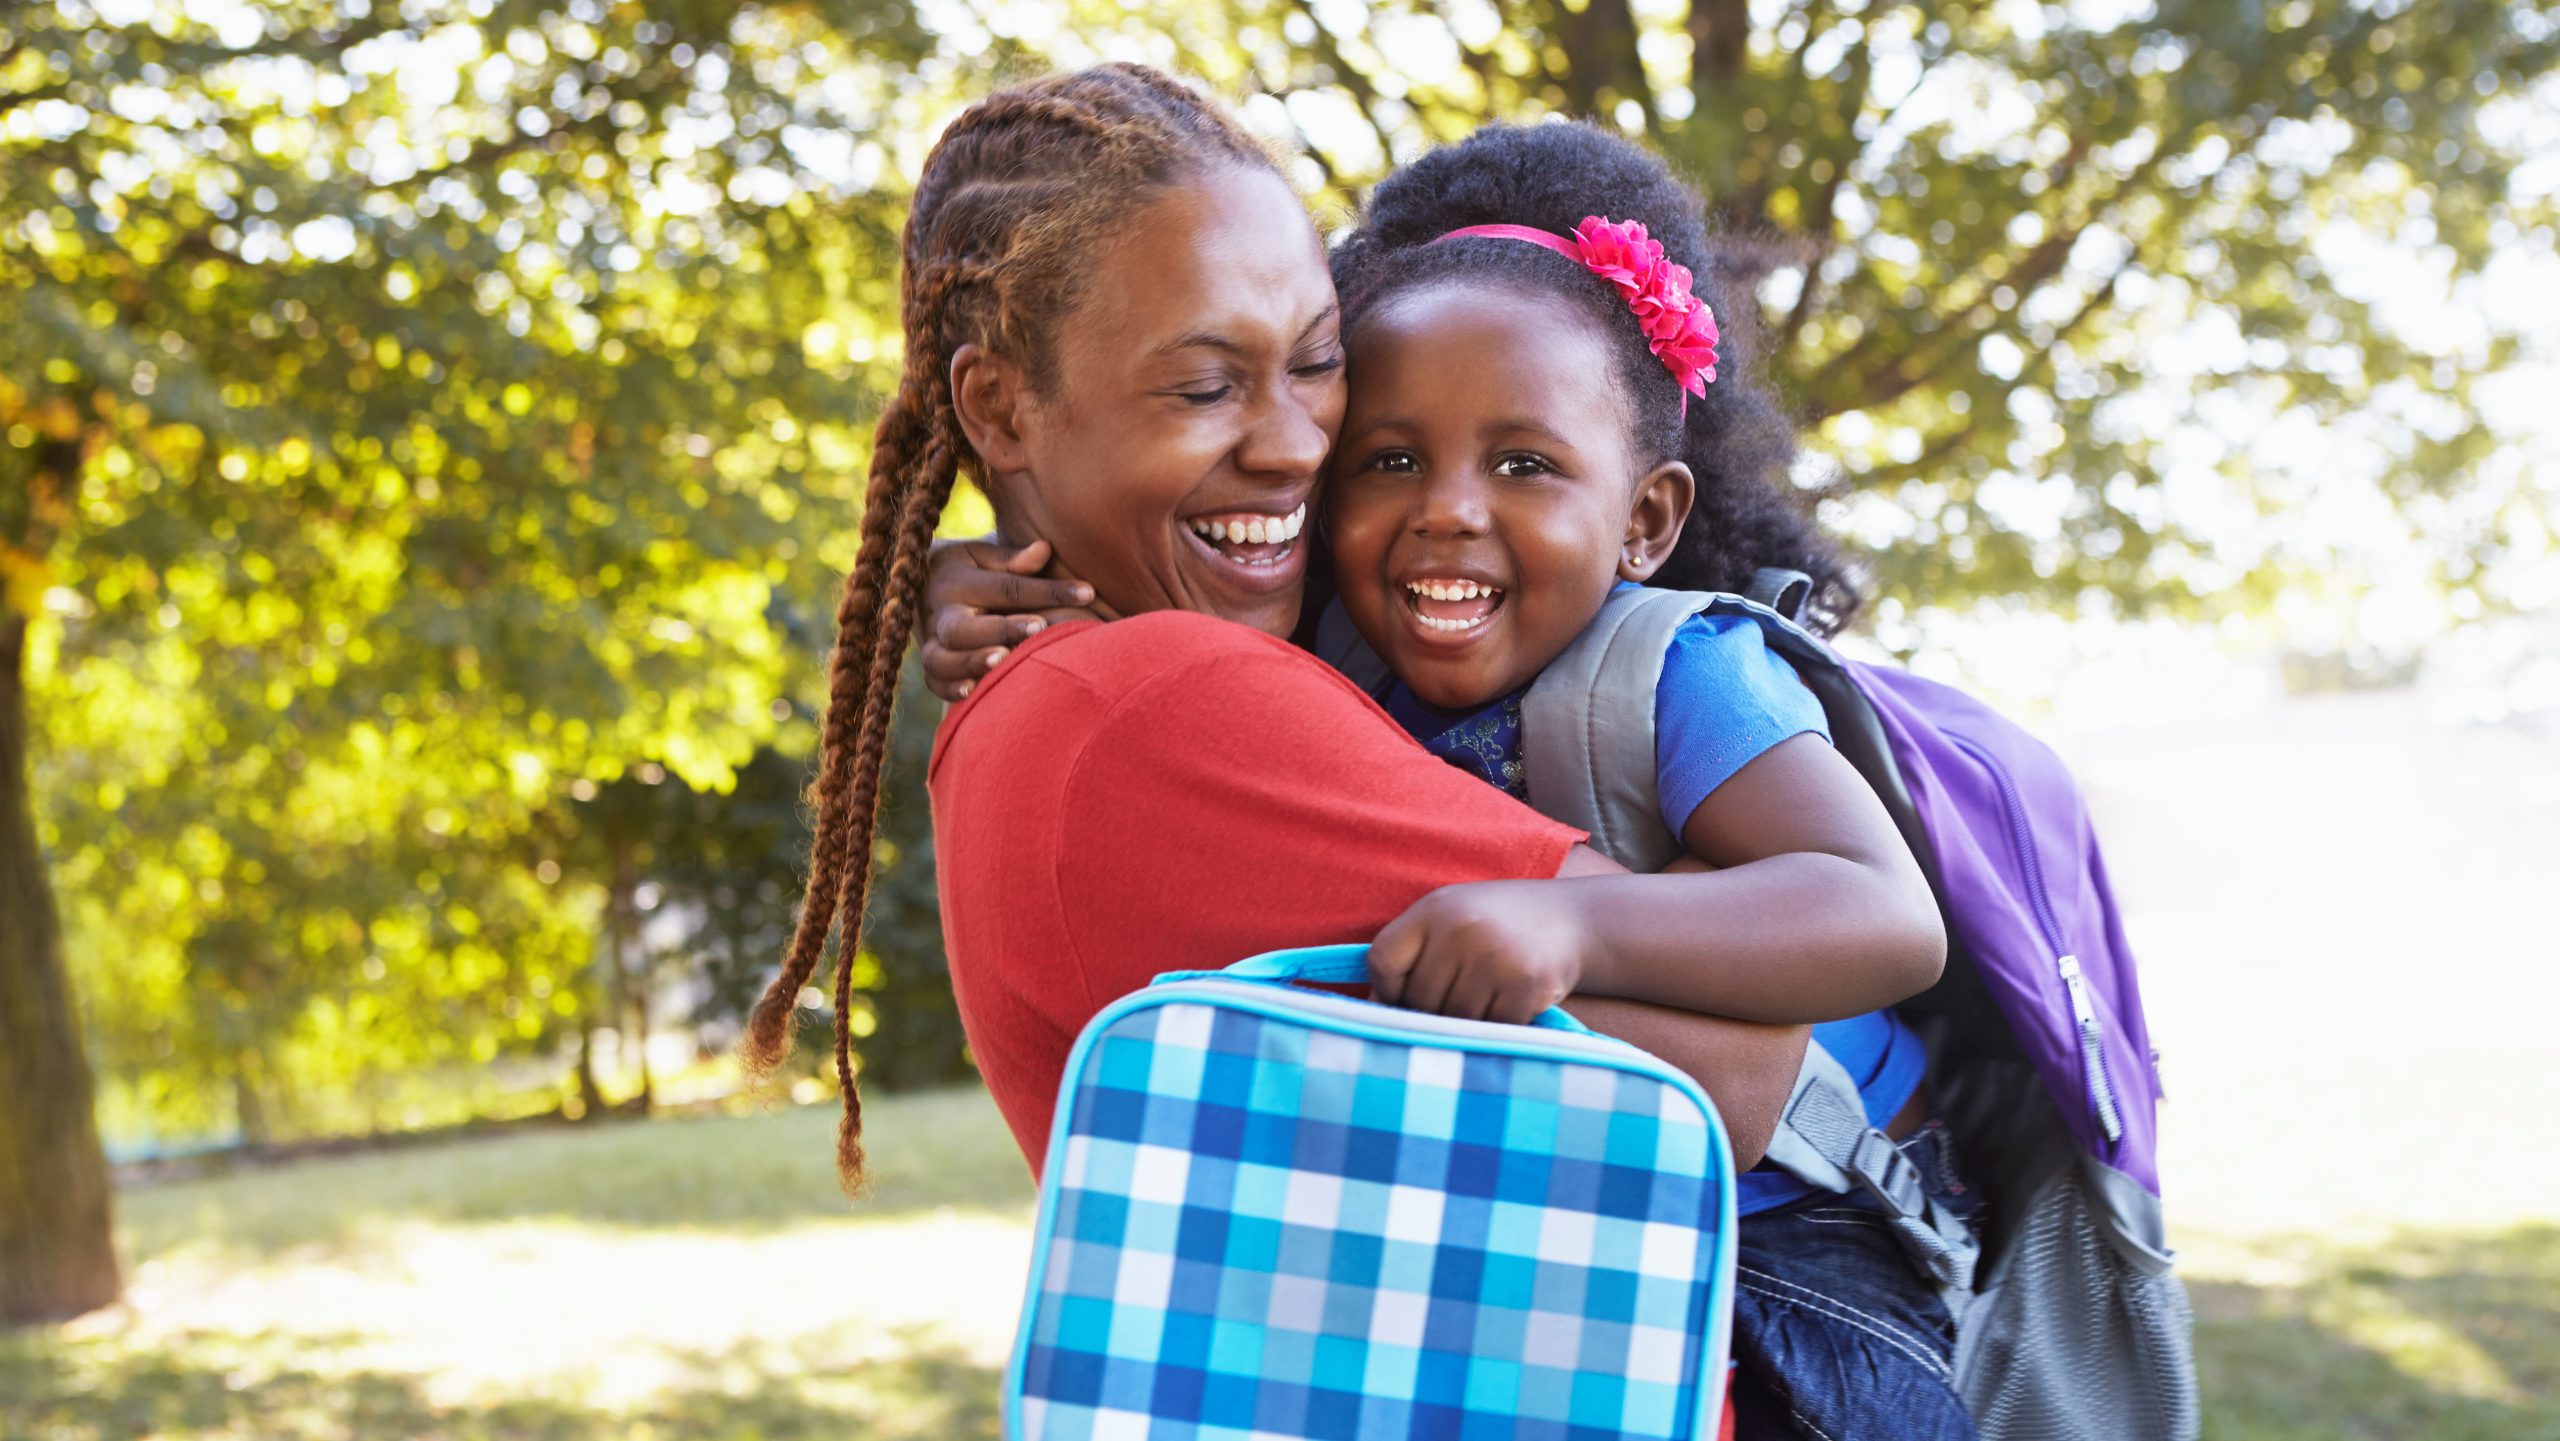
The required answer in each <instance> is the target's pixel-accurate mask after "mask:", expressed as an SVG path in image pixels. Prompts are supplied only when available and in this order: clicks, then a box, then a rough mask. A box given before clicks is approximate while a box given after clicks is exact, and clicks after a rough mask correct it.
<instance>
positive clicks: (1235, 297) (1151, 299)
mask: <svg viewBox="0 0 2560 1441" xmlns="http://www.w3.org/2000/svg"><path fill="white" fill-rule="evenodd" d="M1080 289H1081V291H1082V294H1081V295H1080V296H1079V298H1078V305H1077V307H1076V309H1077V316H1076V319H1075V322H1074V323H1073V324H1072V325H1071V326H1070V330H1071V331H1072V332H1073V333H1072V334H1071V335H1070V336H1069V337H1068V343H1067V347H1066V348H1069V349H1072V350H1075V351H1079V352H1082V353H1084V354H1086V355H1088V356H1092V357H1094V358H1096V359H1101V358H1103V357H1112V358H1116V359H1119V360H1122V361H1123V362H1124V363H1144V362H1146V361H1148V360H1152V359H1156V358H1160V357H1163V356H1167V355H1175V354H1180V353H1183V352H1187V351H1199V352H1203V353H1206V354H1217V353H1221V352H1257V353H1258V352H1262V351H1266V350H1270V349H1273V348H1280V349H1287V348H1291V347H1294V346H1296V345H1297V344H1298V343H1300V342H1301V341H1302V340H1304V339H1305V338H1306V337H1307V335H1308V334H1309V333H1310V332H1312V331H1314V330H1316V329H1319V328H1321V327H1322V325H1323V324H1324V323H1325V322H1326V321H1328V320H1329V319H1330V318H1331V314H1332V311H1333V308H1334V297H1333V280H1332V277H1331V275H1330V274H1329V273H1328V272H1327V270H1326V268H1325V259H1324V247H1323V244H1322V242H1321V241H1319V240H1318V239H1317V237H1316V232H1315V225H1314V223H1313V222H1312V221H1310V220H1309V219H1308V218H1307V212H1306V208H1305V206H1304V205H1303V204H1301V203H1300V202H1299V200H1298V197H1297V196H1296V195H1295V194H1294V193H1293V192H1291V191H1290V189H1289V187H1288V186H1287V184H1286V183H1284V182H1283V181H1282V180H1281V179H1280V177H1279V176H1277V175H1275V174H1272V173H1271V172H1269V171H1267V170H1261V169H1258V168H1255V169H1249V168H1246V167H1242V166H1231V167H1221V168H1220V169H1219V170H1217V171H1214V172H1211V173H1210V174H1207V175H1204V176H1201V177H1198V178H1197V179H1195V180H1193V181H1191V182H1190V183H1187V184H1185V185H1183V186H1180V187H1179V188H1176V189H1172V190H1168V191H1166V192H1165V193H1163V194H1161V195H1158V196H1157V197H1155V198H1154V199H1152V200H1150V201H1149V202H1148V203H1147V204H1146V205H1144V206H1143V207H1141V208H1140V209H1138V210H1137V211H1135V212H1134V213H1132V214H1131V215H1130V216H1129V218H1128V219H1127V221H1126V222H1124V224H1123V225H1122V226H1121V229H1120V233H1119V234H1117V235H1115V236H1113V237H1112V238H1111V239H1110V240H1109V241H1107V242H1106V243H1104V244H1103V245H1101V246H1098V247H1096V250H1095V252H1094V254H1093V255H1092V256H1091V257H1090V258H1089V260H1088V263H1087V269H1086V272H1085V274H1084V275H1083V277H1082V285H1081V286H1080Z"/></svg>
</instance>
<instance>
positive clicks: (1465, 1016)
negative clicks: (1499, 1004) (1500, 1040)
mask: <svg viewBox="0 0 2560 1441" xmlns="http://www.w3.org/2000/svg"><path fill="white" fill-rule="evenodd" d="M1487 969H1488V968H1487V967H1483V966H1465V967H1460V968H1459V969H1458V974H1457V978H1456V979H1454V980H1452V981H1451V982H1450V983H1449V995H1448V998H1447V999H1446V1000H1444V1001H1442V1002H1441V1003H1440V1014H1442V1015H1444V1016H1456V1017H1458V1018H1459V1019H1461V1020H1468V1021H1481V1020H1483V1019H1485V1018H1486V1017H1488V1016H1490V1015H1492V1014H1493V1007H1494V1002H1495V1000H1496V998H1497V997H1496V993H1497V991H1498V989H1499V983H1498V982H1495V981H1491V980H1488V979H1487V978H1486V976H1485V971H1486V970H1487Z"/></svg>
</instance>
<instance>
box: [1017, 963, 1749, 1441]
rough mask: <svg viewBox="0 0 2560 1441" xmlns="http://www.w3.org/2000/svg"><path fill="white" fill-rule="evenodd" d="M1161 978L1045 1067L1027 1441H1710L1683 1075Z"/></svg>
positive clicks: (1726, 1216) (1312, 997)
mask: <svg viewBox="0 0 2560 1441" xmlns="http://www.w3.org/2000/svg"><path fill="white" fill-rule="evenodd" d="M1366 955H1367V950H1366V948H1365V947H1361V946H1326V947H1317V948H1312V949H1307V950H1298V951H1280V952H1274V953H1272V954H1270V955H1266V956H1257V957H1255V958H1253V959H1251V960H1247V961H1240V962H1238V963H1237V964H1235V965H1233V966H1230V967H1228V968H1227V969H1226V970H1224V971H1184V972H1177V973H1175V974H1172V975H1168V976H1163V977H1159V978H1158V979H1157V981H1156V983H1155V984H1154V985H1153V986H1151V987H1149V988H1147V989H1146V990H1143V991H1139V992H1137V993H1135V994H1133V995H1129V996H1125V997H1123V998H1121V999H1120V1000H1118V1001H1116V1002H1114V1003H1112V1004H1111V1005H1110V1006H1108V1007H1106V1008H1104V1010H1103V1011H1102V1013H1101V1014H1100V1015H1098V1016H1096V1017H1094V1018H1093V1021H1092V1023H1091V1024H1089V1025H1087V1026H1086V1027H1085V1029H1084V1034H1083V1035H1082V1036H1081V1037H1080V1038H1078V1040H1077V1042H1076V1046H1075V1050H1074V1052H1073V1054H1072V1055H1071V1056H1070V1058H1069V1059H1068V1062H1067V1070H1066V1077H1065V1080H1064V1083H1063V1085H1062V1087H1061V1090H1060V1098H1059V1103H1058V1112H1057V1119H1056V1121H1055V1122H1054V1123H1053V1127H1052V1130H1051V1133H1050V1139H1049V1160H1048V1174H1047V1175H1046V1177H1045V1178H1044V1179H1043V1181H1042V1184H1041V1188H1040V1215H1039V1225H1038V1231H1037V1238H1038V1239H1037V1249H1036V1250H1035V1252H1034V1253H1033V1256H1032V1262H1031V1278H1030V1286H1029V1296H1028V1299H1027V1300H1026V1302H1025V1304H1024V1307H1023V1317H1022V1330H1021V1334H1020V1336H1019V1338H1018V1339H1017V1340H1016V1342H1015V1346H1014V1354H1013V1362H1012V1365H1011V1367H1010V1369H1009V1370H1008V1372H1007V1374H1006V1409H1007V1423H1008V1427H1009V1434H1011V1435H1014V1436H1017V1437H1022V1438H1026V1441H1033V1438H1036V1441H1088V1438H1091V1441H1117V1438H1122V1437H1140V1436H1144V1437H1154V1438H1175V1441H1248V1438H1251V1441H1265V1438H1273V1441H1276V1438H1285V1437H1296V1438H1307V1441H1316V1438H1337V1437H1338V1438H1354V1437H1357V1438H1364V1441H1365V1438H1372V1437H1453V1438H1476V1437H1504V1438H1524V1441H1525V1438H1539V1441H1617V1438H1622V1437H1646V1438H1674V1437H1677V1438H1690V1441H1713V1438H1714V1437H1715V1436H1716V1435H1717V1434H1718V1427H1719V1421H1720V1419H1721V1415H1722V1410H1723V1405H1724V1389H1725V1373H1726V1349H1727V1342H1728V1332H1729V1327H1730V1318H1731V1310H1732V1304H1731V1298H1732V1289H1733V1268H1734V1210H1733V1207H1734V1198H1733V1181H1734V1173H1733V1160H1732V1153H1731V1149H1730V1147H1729V1146H1728V1145H1727V1142H1726V1139H1725V1133H1724V1127H1723V1123H1722V1122H1721V1121H1720V1120H1719V1119H1718V1117H1717V1115H1716V1111H1715V1106H1714V1105H1713V1103H1711V1102H1710V1101H1709V1100H1708V1099H1707V1097H1706V1094H1705V1093H1704V1092H1702V1091H1700V1090H1699V1089H1698V1087H1697V1085H1696V1084H1695V1083H1694V1082H1692V1081H1691V1080H1690V1079H1689V1078H1688V1077H1687V1076H1685V1075H1682V1074H1681V1073H1680V1072H1678V1071H1676V1070H1673V1069H1672V1068H1671V1067H1669V1066H1668V1065H1665V1064H1664V1063H1663V1062H1661V1061H1659V1060H1656V1059H1655V1058H1654V1057H1652V1056H1650V1055H1647V1054H1645V1053H1644V1052H1642V1051H1639V1050H1637V1049H1636V1048H1635V1047H1633V1046H1630V1045H1627V1044H1625V1043H1623V1042H1620V1041H1616V1040H1612V1039H1610V1038H1608V1037H1605V1036H1600V1035H1595V1034H1593V1033H1592V1032H1591V1031H1589V1030H1588V1029H1586V1028H1584V1027H1583V1026H1582V1025H1581V1024H1580V1023H1579V1022H1577V1021H1575V1020H1574V1019H1573V1018H1572V1017H1570V1016H1567V1015H1565V1014H1564V1013H1563V1012H1561V1011H1549V1012H1547V1013H1546V1014H1545V1015H1544V1016H1542V1017H1540V1018H1539V1021H1538V1023H1537V1024H1536V1025H1533V1026H1506V1025H1496V1024H1492V1023H1488V1022H1481V1021H1461V1020H1452V1019H1449V1018H1446V1017H1442V1016H1433V1015H1427V1014H1423V1013H1420V1012H1415V1011H1408V1010H1402V1009H1398V1008H1396V1007H1392V1006H1386V1005H1381V1004H1379V1003H1376V1002H1373V1001H1366V1000H1359V999H1355V998H1353V997H1349V996H1344V995H1339V994H1335V993H1331V992H1325V991H1315V990H1309V989H1305V988H1303V987H1300V986H1297V985H1293V984H1291V983H1292V982H1297V981H1311V982H1318V983H1335V982H1356V981H1362V980H1365V979H1366V977H1367V962H1366Z"/></svg>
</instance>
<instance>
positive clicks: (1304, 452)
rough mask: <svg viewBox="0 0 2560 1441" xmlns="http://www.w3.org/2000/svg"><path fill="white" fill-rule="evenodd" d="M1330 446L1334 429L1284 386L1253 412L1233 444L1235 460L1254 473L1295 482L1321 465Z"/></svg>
mask: <svg viewBox="0 0 2560 1441" xmlns="http://www.w3.org/2000/svg"><path fill="white" fill-rule="evenodd" d="M1332 448H1333V432H1332V431H1330V430H1328V429H1327V428H1326V427H1325V426H1324V424H1323V423H1322V422H1321V420H1319V418H1318V417H1317V416H1316V414H1315V412H1314V411H1313V410H1311V409H1310V408H1309V407H1308V406H1307V404H1306V402H1305V401H1304V400H1303V399H1301V398H1300V397H1298V396H1296V395H1293V394H1290V393H1289V392H1288V391H1287V390H1285V389H1284V390H1283V391H1281V392H1280V393H1278V394H1275V395H1273V396H1271V397H1270V398H1269V399H1268V400H1266V401H1265V402H1264V403H1263V405H1262V406H1261V407H1260V408H1259V411H1258V413H1257V414H1255V415H1254V417H1253V420H1252V424H1251V426H1250V427H1249V428H1248V429H1247V430H1246V431H1245V434H1244V439H1243V443H1242V444H1240V445H1238V446H1237V447H1236V461H1237V463H1238V464H1240V465H1242V466H1243V467H1244V468H1245V469H1246V470H1248V471H1251V472H1253V473H1254V474H1256V475H1265V476H1269V477H1271V478H1272V479H1273V480H1274V481H1275V482H1277V483H1279V484H1283V485H1295V484H1297V483H1298V482H1299V481H1302V480H1305V479H1306V478H1307V477H1309V476H1311V475H1314V474H1315V473H1316V472H1317V471H1319V470H1321V469H1323V468H1324V457H1325V452H1327V451H1329V450H1331V449H1332Z"/></svg>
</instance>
